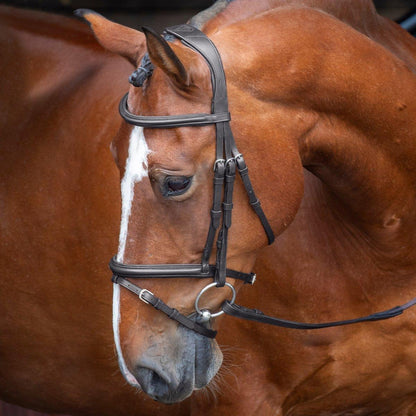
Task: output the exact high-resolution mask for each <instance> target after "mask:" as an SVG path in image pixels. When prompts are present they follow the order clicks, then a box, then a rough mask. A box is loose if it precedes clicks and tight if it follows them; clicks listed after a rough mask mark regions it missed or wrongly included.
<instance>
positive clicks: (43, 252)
mask: <svg viewBox="0 0 416 416" xmlns="http://www.w3.org/2000/svg"><path fill="white" fill-rule="evenodd" d="M0 22H1V23H0V26H1V30H0V48H1V56H2V66H1V76H2V87H1V93H0V97H1V98H0V108H1V112H0V125H1V130H0V131H1V133H0V137H1V140H0V145H1V152H0V153H1V156H0V158H1V178H2V180H1V197H0V198H1V199H0V201H1V214H0V223H1V243H0V246H1V250H0V253H1V256H0V257H1V268H2V271H3V275H2V278H1V279H0V313H1V318H0V361H1V366H0V367H1V368H0V391H1V394H0V397H1V399H2V400H5V401H7V402H10V403H15V404H19V405H20V406H24V407H28V408H31V409H36V410H39V411H43V412H49V413H65V414H72V415H98V414H99V415H108V416H111V415H115V414H117V415H154V414H172V415H175V414H176V415H177V414H183V413H182V410H181V409H183V408H185V409H186V408H187V406H188V405H186V404H185V405H178V406H173V407H171V408H169V409H164V408H165V406H164V405H159V404H157V403H155V402H154V401H153V400H151V399H150V398H146V397H141V398H139V397H138V396H137V394H136V393H135V391H133V389H131V388H130V387H129V386H127V385H126V383H125V381H124V379H123V378H122V377H121V375H120V373H119V371H118V366H117V360H116V358H115V350H114V346H113V334H112V326H111V313H112V312H111V297H112V294H111V283H110V282H109V278H108V268H107V264H108V258H109V257H110V256H111V254H112V253H113V251H114V250H115V248H116V247H117V234H118V228H119V215H120V204H119V200H118V198H115V197H114V195H115V194H117V193H118V189H119V179H118V171H117V169H116V167H115V165H114V163H113V160H112V156H111V152H110V150H109V146H110V143H111V140H112V138H113V137H114V136H115V134H116V132H117V130H118V128H119V125H120V119H119V116H118V115H117V112H116V111H114V109H116V108H117V103H118V101H119V99H120V98H121V96H122V95H123V92H124V90H125V84H127V77H128V75H129V73H130V72H131V70H132V66H131V64H129V63H128V62H127V61H125V60H124V59H122V58H120V57H117V56H115V55H110V54H109V53H107V52H105V51H104V50H103V49H102V48H101V47H100V46H99V45H98V44H97V42H96V41H95V39H94V37H93V36H92V35H91V34H90V31H89V30H88V28H87V27H86V26H85V25H84V24H82V23H81V22H78V21H77V20H76V19H73V18H66V17H62V16H54V15H52V14H46V13H40V12H34V11H26V10H19V9H14V8H9V7H3V6H2V7H1V8H0Z"/></svg>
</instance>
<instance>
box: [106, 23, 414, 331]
mask: <svg viewBox="0 0 416 416" xmlns="http://www.w3.org/2000/svg"><path fill="white" fill-rule="evenodd" d="M166 33H167V34H168V35H171V36H174V37H176V38H177V39H179V40H181V41H182V43H183V44H184V45H186V46H187V47H190V48H191V49H193V50H195V51H196V52H198V53H199V54H201V55H202V56H203V58H204V59H205V60H206V62H207V63H208V66H209V68H210V71H211V84H212V104H211V113H201V114H183V115H173V116H141V115H135V114H132V113H131V112H130V111H129V109H128V106H127V99H128V94H126V95H125V96H124V97H123V98H122V100H121V102H120V106H119V111H120V115H121V116H122V117H123V119H124V120H125V121H126V122H127V123H129V124H133V125H135V126H141V127H145V128H175V127H184V126H204V125H209V124H215V129H216V160H215V163H214V185H213V186H214V192H213V202H212V209H211V221H210V226H209V230H208V235H207V239H206V243H205V246H204V249H203V253H202V259H201V263H200V264H124V263H121V262H118V261H117V260H116V258H115V257H114V258H112V259H111V261H110V264H109V266H110V269H111V271H112V272H113V277H112V281H113V282H114V283H117V284H119V285H120V286H123V287H124V288H125V289H127V290H129V291H131V292H132V293H134V294H136V295H138V296H139V298H140V300H142V301H143V302H145V303H146V304H149V305H151V306H153V307H154V308H156V309H157V310H159V311H161V312H163V313H164V314H166V315H167V316H168V317H169V318H170V319H173V320H175V321H177V322H178V323H180V324H181V325H183V326H185V327H186V328H188V329H191V330H193V331H195V332H197V333H198V334H201V335H203V336H206V337H208V338H214V337H215V336H216V334H217V332H216V331H214V330H212V329H210V328H209V327H208V325H209V323H210V321H211V318H213V317H215V316H218V315H219V314H222V313H226V314H228V315H232V316H236V317H238V318H243V319H247V320H252V321H256V322H261V323H266V324H270V325H275V326H281V327H285V328H293V329H320V328H328V327H333V326H341V325H349V324H354V323H359V322H365V321H378V320H384V319H389V318H392V317H394V316H397V315H400V314H402V313H403V311H404V310H406V309H408V308H410V307H411V306H413V305H415V304H416V298H415V299H412V300H411V301H409V302H408V303H406V304H404V305H402V306H396V307H395V308H392V309H388V310H386V311H382V312H378V313H375V314H372V315H368V316H365V317H361V318H357V319H349V320H343V321H335V322H326V323H317V324H312V323H302V322H294V321H288V320H284V319H279V318H274V317H271V316H267V315H265V314H264V313H263V312H261V311H259V310H257V309H248V308H245V307H243V306H239V305H236V304H235V303H234V299H235V290H234V288H233V286H232V285H231V284H229V283H228V282H226V278H227V277H230V278H233V279H238V280H242V281H243V282H244V283H248V284H253V283H254V281H255V278H256V275H255V274H253V273H242V272H238V271H235V270H230V269H228V268H227V266H226V264H227V243H228V231H229V229H230V227H231V216H232V209H233V190H234V181H235V177H236V173H237V171H238V172H239V175H240V177H241V180H242V182H243V184H244V188H245V190H246V192H247V195H248V199H249V203H250V205H251V207H252V208H253V210H254V211H255V213H256V214H257V216H258V217H259V220H260V222H261V224H262V226H263V228H264V231H265V233H266V235H267V238H268V242H269V244H272V243H273V241H274V234H273V231H272V229H271V227H270V224H269V222H268V221H267V218H266V216H265V214H264V212H263V209H262V207H261V204H260V201H259V200H258V199H257V197H256V194H255V192H254V189H253V186H252V184H251V181H250V177H249V175H248V168H247V166H246V163H245V161H244V158H243V156H242V155H241V153H240V152H239V151H238V149H237V147H236V143H235V140H234V137H233V134H232V131H231V126H230V120H231V117H230V113H229V111H228V98H227V86H226V80H225V73H224V69H223V65H222V61H221V57H220V54H219V52H218V50H217V48H216V47H215V45H214V44H213V42H212V41H211V40H210V39H209V38H208V37H207V36H206V35H205V34H204V33H203V32H201V31H199V30H198V29H196V28H195V27H193V26H191V25H180V26H173V27H170V28H167V29H166ZM141 68H142V67H140V68H139V69H138V70H137V71H135V72H137V74H136V75H137V79H136V81H134V82H132V83H133V85H135V86H141V85H142V84H143V82H144V79H143V74H145V76H150V75H151V63H150V61H149V62H147V61H146V63H145V64H144V67H143V68H142V69H141ZM139 75H140V77H139ZM139 78H140V79H139ZM220 225H221V228H220ZM218 230H219V232H218ZM217 234H218V236H217ZM216 236H217V242H216V246H217V257H216V264H215V265H212V264H209V257H210V254H211V252H212V248H213V245H214V241H215V237H216ZM138 278H140V279H149V278H158V279H169V278H197V279H205V278H211V279H213V280H214V283H210V284H208V285H207V286H206V287H205V288H203V289H202V290H201V291H200V292H199V294H198V296H197V298H196V300H195V310H196V317H195V316H191V317H187V316H185V315H183V314H181V313H180V312H178V311H177V310H176V309H174V308H171V307H170V306H168V305H166V304H165V303H164V302H163V301H162V300H161V299H160V298H158V297H157V296H155V295H154V294H153V293H151V292H150V291H149V290H147V289H144V288H141V287H139V286H137V285H136V284H133V283H131V282H130V281H129V280H127V279H138ZM224 286H227V287H228V288H230V289H231V291H232V299H231V301H225V302H224V303H223V305H222V310H221V311H220V312H217V313H211V312H210V311H208V310H206V309H203V310H201V309H200V308H199V307H198V303H199V299H200V297H201V295H202V293H204V292H205V291H206V290H209V289H210V288H211V287H224ZM193 315H195V314H193Z"/></svg>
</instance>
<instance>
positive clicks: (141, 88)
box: [78, 10, 303, 403]
mask: <svg viewBox="0 0 416 416" xmlns="http://www.w3.org/2000/svg"><path fill="white" fill-rule="evenodd" d="M78 14H80V15H82V16H83V17H84V19H86V20H87V21H88V22H89V24H90V26H91V28H92V30H93V31H94V33H95V35H96V37H97V39H98V41H99V42H100V43H101V44H102V45H103V46H104V47H105V48H106V49H108V50H109V51H111V52H115V53H118V54H119V55H121V56H124V57H126V58H127V59H128V60H129V61H130V62H132V63H133V64H134V66H135V68H139V69H138V70H136V71H135V72H134V73H133V75H132V77H131V78H130V81H131V83H132V85H131V86H130V90H129V93H128V98H126V100H125V102H124V105H125V112H127V113H128V114H130V115H133V116H134V115H136V116H137V115H139V116H141V117H145V118H146V117H153V116H176V115H181V114H185V115H189V114H192V115H193V114H195V113H198V114H210V113H211V106H212V99H213V86H212V82H215V80H214V81H212V75H211V74H210V70H209V67H208V65H207V62H206V61H205V59H204V58H203V57H202V56H201V54H199V53H197V52H196V51H195V50H193V49H192V48H189V47H187V46H185V45H183V44H182V43H181V42H179V41H178V40H177V39H176V40H174V39H172V38H169V37H167V38H166V39H167V40H168V41H167V40H166V39H165V38H163V37H161V36H159V35H158V34H156V33H155V32H154V31H152V30H151V29H146V28H144V29H143V32H144V33H141V32H138V31H136V30H133V29H128V28H125V27H123V26H120V25H118V24H115V23H112V22H110V21H108V20H106V19H104V18H103V17H102V16H100V15H98V14H96V13H94V12H91V11H88V10H83V11H81V12H78ZM211 39H212V40H213V41H214V43H215V44H216V45H217V47H218V49H219V51H220V53H221V56H222V59H223V63H224V67H225V73H226V75H227V85H228V96H229V109H230V112H231V115H232V122H231V127H232V131H233V134H234V137H235V141H236V143H237V145H238V147H239V149H240V150H241V151H242V152H243V153H244V155H245V159H246V160H247V165H248V166H250V168H251V170H250V174H251V180H252V184H253V186H254V188H255V189H256V192H257V193H258V197H259V199H260V200H261V202H262V207H263V209H264V212H265V213H266V215H267V218H268V220H269V222H270V226H271V228H272V229H273V232H274V233H275V234H276V235H277V234H279V233H281V232H282V231H283V229H285V228H286V227H287V225H288V224H289V223H290V222H291V220H292V219H293V217H294V216H295V214H296V211H297V209H298V207H299V204H300V201H301V198H302V192H303V183H302V180H303V177H302V166H301V162H300V159H299V155H298V152H297V149H296V144H295V143H294V142H289V141H284V140H275V141H274V143H273V144H272V145H270V137H271V135H272V134H273V128H272V127H271V125H267V123H266V124H263V123H259V122H258V118H263V119H264V120H267V117H269V116H270V114H269V112H270V111H265V108H264V103H263V102H260V101H256V100H252V99H250V97H249V96H248V95H247V92H246V91H244V90H243V89H241V88H240V87H239V86H238V84H239V82H235V81H236V80H235V78H236V77H238V76H239V75H238V71H234V70H233V64H232V62H231V61H232V59H233V58H234V56H233V55H234V53H235V51H233V50H232V49H231V50H230V51H228V49H227V40H225V41H222V38H221V33H217V34H216V35H215V36H213V37H211ZM146 54H147V55H146ZM149 58H150V60H149ZM253 64H256V63H253ZM256 113H257V114H256ZM216 134H218V132H217V133H216V126H215V125H213V124H206V125H204V124H202V125H198V126H194V125H192V126H184V127H173V128H171V127H169V128H146V127H144V128H143V127H142V126H137V125H136V126H131V125H130V124H128V123H126V122H124V121H123V122H122V123H121V126H120V130H119V132H118V134H117V136H116V137H115V138H114V141H113V144H112V152H113V155H114V159H115V162H116V163H117V166H118V168H119V170H120V177H121V194H122V219H121V231H120V245H119V252H118V255H117V258H116V262H119V263H120V264H121V263H122V264H123V265H129V264H141V265H152V264H164V265H166V264H174V265H181V264H188V265H192V264H199V263H201V257H203V255H204V253H203V252H204V248H205V250H206V246H204V243H205V240H206V235H207V232H208V229H209V228H210V218H211V214H210V210H211V208H212V204H213V202H212V201H213V198H215V196H214V195H213V194H214V190H213V180H214V172H213V166H214V165H215V162H216V157H217V156H216V154H218V149H217V152H216V146H217V147H218V144H217V143H216ZM254 138H255V139H254ZM234 156H235V155H234ZM230 160H231V159H230ZM233 160H234V161H235V160H236V158H235V157H234V158H233ZM224 162H226V163H227V162H228V160H227V161H224ZM264 177H267V180H266V181H265V180H264ZM262 178H263V180H262ZM277 178H279V180H277ZM217 192H218V191H217ZM226 192H227V191H224V193H226ZM222 193H223V190H222V189H221V190H220V196H221V197H222ZM232 204H233V206H234V209H233V220H232V222H233V224H234V226H233V227H232V228H230V231H229V239H228V244H227V245H228V250H227V251H226V264H227V268H230V269H234V270H238V271H240V272H242V273H243V274H246V275H247V274H248V273H249V272H250V271H251V269H252V267H253V265H254V262H255V258H256V253H257V252H258V250H260V249H261V248H262V247H264V246H266V245H267V243H268V239H267V237H266V233H265V232H264V229H263V227H264V225H263V227H262V222H261V221H259V218H258V216H257V215H256V213H255V212H254V210H252V209H251V207H250V204H249V198H247V194H246V190H245V187H244V185H243V182H242V181H241V180H239V179H237V180H236V181H235V185H234V197H233V199H232ZM223 222H224V220H223ZM214 234H215V233H214ZM269 241H270V238H269ZM208 246H209V245H208ZM214 246H215V244H214ZM218 250H220V249H219V246H217V247H214V248H213V249H212V250H211V247H209V253H208V255H207V257H208V260H209V264H215V263H216V262H218V258H217V260H216V256H217V253H216V252H217V251H218ZM179 277H181V278H179ZM136 282H137V283H138V284H140V286H142V287H144V288H145V289H146V293H147V294H148V293H149V292H150V293H151V294H153V293H154V294H155V295H157V297H158V298H160V299H163V302H164V303H165V304H167V305H169V306H170V307H174V308H175V309H176V310H178V311H179V312H180V313H181V314H182V315H183V316H186V317H191V319H193V320H197V321H198V320H200V321H203V319H201V316H196V314H195V299H196V297H197V295H198V293H200V292H201V290H202V289H203V288H204V287H206V285H207V283H210V281H207V280H206V279H191V278H187V274H185V275H183V276H178V278H175V279H162V278H156V279H146V278H143V279H138V280H135V282H134V283H136ZM224 283H225V282H222V284H219V285H218V286H224ZM226 284H227V286H226V287H224V288H212V289H210V290H207V291H206V292H205V293H204V295H203V296H202V299H201V300H200V304H199V305H200V308H201V309H207V310H210V311H212V312H215V311H218V310H219V309H220V306H221V304H222V303H223V302H224V300H225V299H229V298H230V291H229V288H228V286H229V287H231V286H232V287H233V288H234V287H235V289H236V290H238V289H239V288H240V287H241V286H242V282H241V281H239V280H237V279H234V278H230V277H227V281H226ZM142 293H143V292H141V293H139V294H142ZM149 296H150V295H149ZM142 300H143V299H142ZM113 319H114V322H113V323H114V332H115V339H116V346H117V350H118V356H119V362H120V366H121V369H122V372H123V373H124V375H125V377H126V379H127V380H128V381H129V383H130V384H132V385H135V386H140V387H141V388H142V389H143V390H144V391H145V392H146V393H148V394H149V395H150V396H152V397H153V398H155V399H157V400H160V401H162V402H165V403H172V402H176V401H180V400H183V399H185V398H186V397H188V396H189V395H190V394H191V393H192V391H193V390H195V389H200V388H203V387H205V386H206V385H207V384H208V383H209V382H210V380H211V379H212V378H213V377H214V375H215V374H216V373H217V372H218V370H219V368H220V366H221V362H222V354H221V350H220V348H219V346H218V344H217V342H216V341H215V340H213V339H211V338H209V337H206V336H203V335H201V334H199V333H196V332H194V331H191V330H189V329H188V328H186V327H184V326H182V325H179V326H178V324H177V322H174V321H172V320H169V319H167V318H166V316H165V315H163V314H161V313H160V312H158V311H155V310H154V309H153V308H151V307H149V306H148V305H146V304H145V303H143V302H140V301H139V300H138V298H137V296H134V295H133V294H132V293H130V292H129V291H127V290H124V289H120V287H119V286H118V285H115V287H114V317H113ZM219 319H221V318H219ZM219 319H218V320H219ZM216 321H217V319H210V320H209V322H202V323H201V324H200V325H202V326H205V327H209V328H211V327H212V326H215V327H216V326H217V325H218V322H216Z"/></svg>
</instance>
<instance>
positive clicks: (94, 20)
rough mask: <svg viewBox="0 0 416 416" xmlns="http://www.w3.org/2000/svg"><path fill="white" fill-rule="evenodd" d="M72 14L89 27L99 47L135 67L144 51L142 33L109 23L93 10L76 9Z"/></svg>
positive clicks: (144, 40) (144, 41)
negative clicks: (115, 54)
mask: <svg viewBox="0 0 416 416" xmlns="http://www.w3.org/2000/svg"><path fill="white" fill-rule="evenodd" d="M74 14H75V16H77V17H79V18H81V19H83V20H84V21H86V22H87V23H88V24H89V25H90V27H91V29H92V31H93V32H94V35H95V37H96V38H97V40H98V42H99V43H100V44H101V46H103V47H104V48H105V49H107V50H108V51H110V52H114V53H117V54H118V55H121V56H123V57H124V58H127V59H128V60H129V61H130V62H131V63H132V64H133V65H134V66H137V64H138V61H139V59H140V57H141V55H143V54H144V51H145V45H146V39H145V37H144V35H143V33H141V32H139V31H138V30H134V29H131V28H128V27H126V26H123V25H119V24H117V23H114V22H111V21H110V20H108V19H106V18H105V17H103V16H101V15H100V14H99V13H96V12H94V11H93V10H88V9H78V10H75V11H74Z"/></svg>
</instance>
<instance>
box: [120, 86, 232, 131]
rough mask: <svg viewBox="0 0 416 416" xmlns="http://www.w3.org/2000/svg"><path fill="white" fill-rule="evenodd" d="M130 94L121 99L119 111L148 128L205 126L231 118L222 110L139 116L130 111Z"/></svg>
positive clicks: (135, 123) (129, 120)
mask: <svg viewBox="0 0 416 416" xmlns="http://www.w3.org/2000/svg"><path fill="white" fill-rule="evenodd" d="M128 96H129V94H128V93H127V94H125V95H124V96H123V98H122V99H121V101H120V105H119V108H118V109H119V112H120V115H121V117H123V118H124V120H126V121H127V123H129V124H133V125H135V126H141V127H147V128H165V129H167V128H173V127H186V126H205V125H208V124H215V123H223V122H228V121H230V120H231V116H230V113H228V112H222V113H215V114H207V113H200V114H199V113H195V114H193V113H191V114H179V115H173V116H138V115H136V114H133V113H130V111H129V109H128V106H127V99H128Z"/></svg>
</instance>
